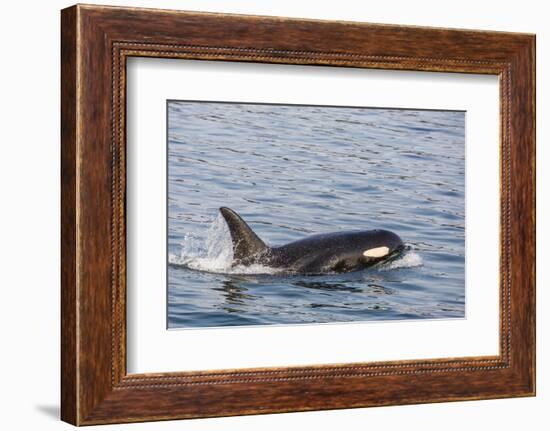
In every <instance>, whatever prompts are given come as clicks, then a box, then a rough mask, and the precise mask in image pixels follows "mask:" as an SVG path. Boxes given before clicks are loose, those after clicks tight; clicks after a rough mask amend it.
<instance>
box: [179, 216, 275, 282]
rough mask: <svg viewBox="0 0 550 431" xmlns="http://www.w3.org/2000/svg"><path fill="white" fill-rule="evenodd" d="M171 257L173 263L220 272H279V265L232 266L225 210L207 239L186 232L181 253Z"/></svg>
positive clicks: (210, 229) (230, 244)
mask: <svg viewBox="0 0 550 431" xmlns="http://www.w3.org/2000/svg"><path fill="white" fill-rule="evenodd" d="M168 261H169V262H170V263H171V264H173V265H180V266H185V267H187V268H191V269H195V270H198V271H206V272H213V273H220V274H274V273H275V272H277V270H276V269H275V268H269V267H267V266H263V265H257V264H255V265H250V266H242V265H238V266H235V267H232V266H231V262H232V261H233V246H232V243H231V235H230V234H229V229H228V228H227V224H226V223H225V220H224V218H223V217H222V215H221V214H218V216H217V217H216V219H215V220H214V221H213V222H212V223H211V225H210V226H209V228H208V231H207V235H206V239H202V238H199V237H197V236H194V235H192V234H188V235H186V236H185V237H184V240H183V242H182V243H181V250H180V253H179V255H177V254H172V253H171V254H170V255H169V256H168Z"/></svg>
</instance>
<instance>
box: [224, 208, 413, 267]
mask: <svg viewBox="0 0 550 431" xmlns="http://www.w3.org/2000/svg"><path fill="white" fill-rule="evenodd" d="M220 213H221V214H222V216H223V218H224V219H225V222H226V223H227V226H228V228H229V233H230V235H231V242H232V246H233V262H232V266H237V265H244V266H250V265H253V264H261V265H265V266H268V267H272V268H278V269H281V270H282V271H284V272H289V273H296V274H306V275H307V274H311V275H314V274H326V273H335V272H336V273H342V272H350V271H355V270H358V269H361V268H366V267H368V266H372V265H374V264H375V263H378V262H381V261H384V260H387V259H390V258H393V257H395V256H397V255H399V253H401V251H402V250H403V249H404V244H403V241H402V240H401V238H400V237H399V236H398V235H397V234H395V233H393V232H391V231H388V230H382V229H374V230H365V231H345V232H334V233H327V234H318V235H312V236H309V237H306V238H304V239H300V240H298V241H294V242H291V243H288V244H285V245H282V246H280V247H270V246H268V245H267V244H265V243H264V242H263V241H262V240H261V239H260V238H259V237H258V235H256V233H255V232H254V231H253V230H252V229H251V228H250V226H248V224H246V222H245V221H244V220H243V219H242V218H241V217H240V216H239V215H238V214H237V213H236V212H235V211H233V210H232V209H230V208H227V207H221V208H220Z"/></svg>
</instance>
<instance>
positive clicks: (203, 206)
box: [167, 101, 465, 328]
mask: <svg viewBox="0 0 550 431" xmlns="http://www.w3.org/2000/svg"><path fill="white" fill-rule="evenodd" d="M464 133H465V114H464V112H454V111H423V110H412V109H411V110H398V109H379V108H341V107H320V106H296V105H256V104H228V103H215V102H212V103H210V102H208V103H206V102H183V101H169V102H168V261H169V262H168V306H167V307H168V327H169V328H189V327H219V326H233V325H267V324H304V323H309V324H311V323H328V322H349V321H371V320H396V319H399V320H401V319H435V318H463V317H464V309H465V300H464V298H465V286H464V284H465V283H464V211H465V207H464V178H465V172H464V170H465V163H464V151H465V137H464ZM221 206H228V207H230V208H232V209H234V210H235V211H237V212H238V213H239V214H240V215H241V216H242V217H243V218H244V219H245V220H246V221H247V222H248V223H249V225H250V226H251V227H252V228H253V229H254V230H255V231H256V233H258V235H259V236H260V237H261V238H262V239H263V240H264V241H265V242H267V243H268V244H270V245H281V244H284V243H287V242H290V241H293V240H297V239H301V238H303V237H305V236H307V235H310V234H317V233H326V232H333V231H340V230H355V229H365V230H366V229H375V228H381V229H388V230H392V231H394V232H396V233H397V234H399V235H400V236H401V238H402V239H403V240H404V242H405V243H406V244H407V246H408V251H407V252H406V253H405V254H404V255H403V256H402V257H401V258H399V259H398V260H396V261H393V262H391V263H387V264H383V265H379V266H377V267H374V268H369V269H365V270H361V271H356V272H352V273H347V274H329V275H323V276H298V275H294V276H288V275H287V276H283V275H278V274H277V273H276V272H275V271H273V270H272V269H270V268H265V267H253V268H231V266H230V263H231V253H232V252H231V241H230V239H229V232H228V230H227V227H226V226H225V222H224V221H223V219H222V218H221V217H220V216H219V214H218V208H219V207H221Z"/></svg>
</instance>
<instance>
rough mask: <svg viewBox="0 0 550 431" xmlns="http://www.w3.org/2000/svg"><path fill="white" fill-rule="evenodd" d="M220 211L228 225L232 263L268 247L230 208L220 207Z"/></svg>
mask: <svg viewBox="0 0 550 431" xmlns="http://www.w3.org/2000/svg"><path fill="white" fill-rule="evenodd" d="M220 212H221V213H222V216H223V218H224V219H225V221H226V223H227V226H228V227H229V233H230V234H231V242H232V243H233V264H238V263H239V262H240V261H242V260H243V259H246V258H249V257H252V256H254V255H256V254H259V253H262V252H265V251H266V250H267V249H268V247H267V245H265V243H264V242H263V241H262V240H261V239H260V238H259V237H258V235H256V234H255V233H254V231H253V230H252V229H251V228H250V226H248V225H247V224H246V222H245V221H244V220H243V219H242V218H241V216H239V214H237V213H236V212H235V211H233V210H232V209H230V208H227V207H221V208H220Z"/></svg>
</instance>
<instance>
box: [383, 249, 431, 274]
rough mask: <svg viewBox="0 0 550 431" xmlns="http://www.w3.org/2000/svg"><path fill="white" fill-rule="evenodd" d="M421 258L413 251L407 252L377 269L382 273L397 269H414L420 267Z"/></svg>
mask: <svg viewBox="0 0 550 431" xmlns="http://www.w3.org/2000/svg"><path fill="white" fill-rule="evenodd" d="M422 264H423V262H422V258H421V257H420V255H418V254H416V253H415V252H414V251H407V252H406V253H405V254H403V255H402V256H400V257H399V258H397V259H396V260H392V261H390V262H387V263H383V264H382V265H381V266H380V267H379V269H380V270H382V271H389V270H392V269H398V268H415V267H418V266H422Z"/></svg>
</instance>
